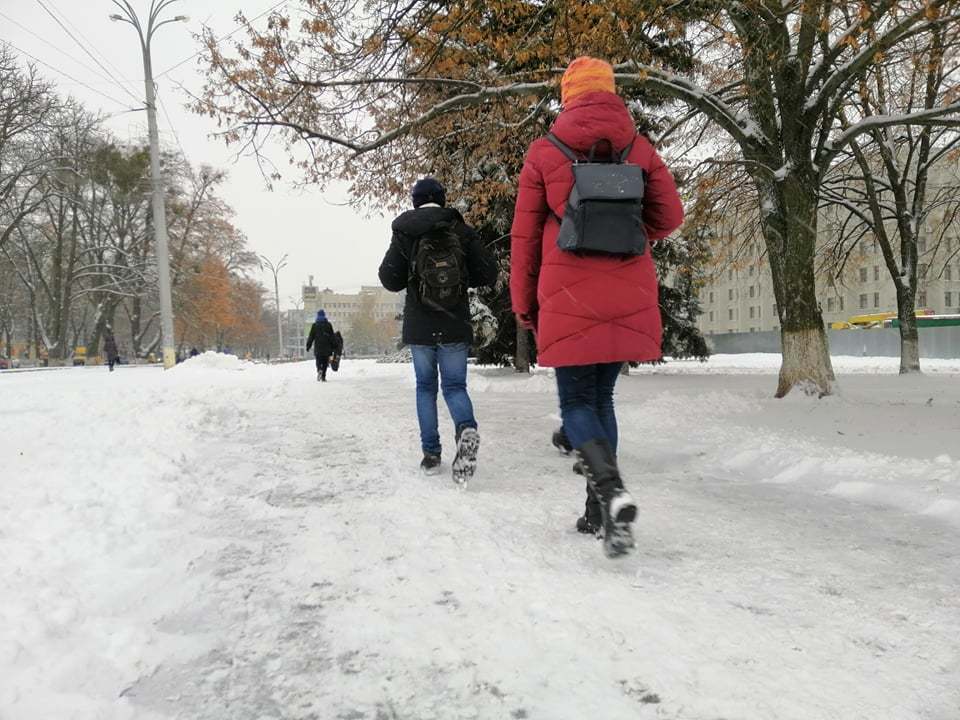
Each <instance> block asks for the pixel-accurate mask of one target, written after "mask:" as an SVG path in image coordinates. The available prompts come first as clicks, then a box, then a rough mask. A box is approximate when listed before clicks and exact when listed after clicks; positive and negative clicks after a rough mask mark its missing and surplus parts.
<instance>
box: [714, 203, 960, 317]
mask: <svg viewBox="0 0 960 720" xmlns="http://www.w3.org/2000/svg"><path fill="white" fill-rule="evenodd" d="M841 228H842V225H841V218H839V217H838V215H837V213H836V211H834V212H831V211H830V210H825V211H822V212H821V214H820V217H819V219H818V243H817V244H818V256H817V275H816V283H817V296H818V298H819V301H820V307H821V310H822V312H823V319H824V322H826V323H827V324H828V325H829V324H830V323H834V322H843V321H846V320H847V319H848V318H850V317H852V316H855V315H864V314H873V313H882V312H893V313H895V312H896V311H897V298H896V290H895V288H894V285H893V280H891V278H890V273H889V271H888V270H887V267H886V264H885V263H884V259H883V254H882V252H881V251H880V247H879V243H878V242H877V241H876V239H874V238H873V236H872V235H871V236H869V237H866V238H864V239H861V240H860V241H859V242H857V243H856V245H855V246H854V247H850V246H849V245H847V247H845V248H843V249H842V251H839V252H838V250H837V248H838V247H840V245H839V238H840V233H841ZM714 244H715V245H716V247H717V249H719V250H720V252H717V253H716V257H717V258H719V259H718V260H717V263H716V265H715V266H713V267H711V268H709V270H708V281H707V283H706V284H705V285H704V286H703V287H702V288H701V290H700V294H699V297H700V306H701V309H702V310H703V314H702V315H701V316H700V318H699V321H698V326H699V327H700V330H701V332H703V333H704V334H707V335H713V334H717V333H735V332H760V331H764V330H779V329H780V320H779V316H778V314H777V305H776V300H775V298H774V294H773V283H772V279H771V275H770V266H769V264H768V263H767V261H766V257H765V251H764V247H763V244H762V241H759V240H758V241H756V242H753V243H751V244H749V245H748V246H746V247H743V244H742V243H741V242H740V241H739V240H738V237H737V233H736V232H735V231H732V230H728V231H725V233H724V234H722V235H719V236H718V238H717V239H716V240H715V241H714ZM733 248H736V249H737V251H736V253H734V251H733ZM917 251H918V257H919V259H918V268H917V275H918V278H917V282H918V286H917V297H916V306H917V309H925V310H929V311H932V312H934V313H937V314H953V313H960V218H954V217H953V215H952V214H951V212H950V211H949V210H946V209H945V211H944V212H943V213H940V214H938V213H936V212H935V213H933V216H932V217H931V218H930V220H929V222H928V224H926V225H925V226H924V227H923V228H921V237H920V239H919V241H918V247H917ZM734 254H735V257H731V255H734Z"/></svg>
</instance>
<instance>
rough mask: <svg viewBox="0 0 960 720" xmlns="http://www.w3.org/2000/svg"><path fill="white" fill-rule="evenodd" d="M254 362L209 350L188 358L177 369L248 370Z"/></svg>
mask: <svg viewBox="0 0 960 720" xmlns="http://www.w3.org/2000/svg"><path fill="white" fill-rule="evenodd" d="M252 367H254V363H252V362H249V361H246V360H241V359H240V358H238V357H237V356H236V355H229V354H227V353H219V352H214V351H213V350H207V351H206V352H202V353H200V354H199V355H195V356H193V357H192V358H187V359H186V360H184V361H183V362H182V363H180V364H179V365H177V366H176V368H174V369H176V370H248V369H250V368H252Z"/></svg>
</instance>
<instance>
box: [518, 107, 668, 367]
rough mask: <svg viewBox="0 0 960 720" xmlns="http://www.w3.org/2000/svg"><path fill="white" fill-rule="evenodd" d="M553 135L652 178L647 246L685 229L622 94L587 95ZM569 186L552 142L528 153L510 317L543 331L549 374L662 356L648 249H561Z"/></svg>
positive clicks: (646, 207) (566, 164)
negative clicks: (625, 252)
mask: <svg viewBox="0 0 960 720" xmlns="http://www.w3.org/2000/svg"><path fill="white" fill-rule="evenodd" d="M552 132H553V134H554V135H556V136H557V137H558V138H560V140H561V141H563V143H564V144H566V145H567V146H569V147H571V148H573V149H574V150H576V151H578V152H581V153H584V154H585V153H587V152H588V151H589V150H590V147H591V146H592V145H593V144H594V143H595V142H597V141H598V140H609V141H610V143H611V144H612V145H613V148H614V150H616V151H621V150H623V149H624V148H626V147H627V146H628V145H629V144H630V143H631V142H633V148H632V149H631V151H630V155H629V156H628V158H627V162H629V163H632V164H634V165H639V166H640V167H642V168H643V169H644V170H645V171H646V175H647V177H646V189H645V194H644V201H643V221H644V224H645V226H646V230H647V237H648V238H649V239H650V240H659V239H661V238H664V237H666V236H667V235H669V234H670V233H671V232H673V231H674V230H676V229H677V228H678V227H680V225H681V223H683V205H682V204H681V202H680V196H679V195H678V194H677V187H676V185H675V184H674V182H673V177H672V176H671V175H670V171H669V170H667V167H666V165H664V164H663V161H662V160H661V159H660V157H659V156H658V155H657V152H656V151H655V150H654V149H653V146H652V145H651V144H650V143H649V141H647V139H646V138H644V137H642V136H640V137H637V136H636V129H635V128H634V125H633V119H632V118H631V117H630V113H629V112H628V111H627V108H626V106H625V105H624V104H623V101H622V100H621V99H620V97H619V96H617V95H615V94H614V93H608V92H593V93H587V94H585V95H583V96H581V97H578V98H576V100H575V101H574V102H573V103H571V106H570V107H568V108H566V109H565V110H564V111H563V112H561V113H560V115H559V116H558V117H557V120H556V122H554V124H553V128H552ZM572 188H573V172H572V171H571V170H570V160H568V159H567V158H566V157H565V156H564V155H563V153H562V152H560V150H559V149H558V148H557V147H556V146H555V145H553V144H552V143H551V142H550V141H549V140H547V139H546V138H540V139H539V140H536V141H535V142H534V143H533V144H532V145H531V146H530V149H529V151H528V152H527V157H526V160H525V161H524V165H523V171H522V172H521V173H520V190H519V194H518V196H517V205H516V211H515V214H514V218H513V229H512V231H511V234H512V239H511V253H512V257H511V268H510V295H511V299H512V301H513V311H514V312H515V313H517V314H518V315H520V316H523V317H525V318H527V319H528V320H529V322H531V323H532V324H533V326H534V328H535V330H536V332H537V352H538V357H539V362H540V364H542V365H545V366H548V367H563V366H567V365H591V364H593V363H606V362H622V361H627V360H636V361H644V360H657V359H659V358H660V357H661V352H660V340H661V336H662V334H663V328H662V327H661V324H660V309H659V306H658V301H657V277H656V273H655V271H654V266H653V260H652V259H651V257H650V252H649V251H648V252H646V253H644V254H643V255H641V256H639V257H632V258H616V257H603V256H587V257H584V256H579V255H575V254H573V253H570V252H566V251H564V250H561V249H560V248H558V247H557V234H558V232H559V230H560V222H559V220H558V218H561V217H563V213H564V209H565V208H566V204H567V197H568V196H569V194H570V190H571V189H572Z"/></svg>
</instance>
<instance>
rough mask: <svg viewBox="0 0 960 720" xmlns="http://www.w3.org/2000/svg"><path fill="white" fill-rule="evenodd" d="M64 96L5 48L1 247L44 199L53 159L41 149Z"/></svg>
mask: <svg viewBox="0 0 960 720" xmlns="http://www.w3.org/2000/svg"><path fill="white" fill-rule="evenodd" d="M58 102H59V101H58V100H57V98H56V97H55V95H54V94H53V93H52V92H51V89H50V86H49V85H48V84H47V83H46V82H45V81H43V80H42V79H41V78H40V77H39V76H38V75H37V72H36V69H35V68H34V67H32V66H27V67H25V68H23V67H21V66H20V65H19V64H18V62H17V60H16V58H15V56H14V55H13V53H11V52H10V51H9V50H8V49H7V47H6V46H2V47H0V247H3V245H4V244H5V243H6V242H7V241H8V240H9V238H10V236H11V235H12V234H13V232H14V231H15V230H16V228H17V226H18V225H19V224H20V223H21V222H22V221H23V220H24V219H25V218H26V217H28V216H29V215H30V213H31V212H33V211H34V210H35V209H36V208H37V207H39V205H40V203H41V202H42V193H41V192H40V186H41V183H42V182H43V178H44V176H45V173H46V171H47V169H49V168H50V166H51V162H52V160H53V158H50V157H49V156H47V155H46V154H44V153H42V152H38V149H39V146H40V143H39V142H38V141H39V138H40V137H41V136H42V135H43V134H44V133H45V132H46V130H47V129H48V126H49V123H50V122H51V121H52V118H53V116H54V115H55V112H56V110H57V106H58Z"/></svg>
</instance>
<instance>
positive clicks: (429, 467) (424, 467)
mask: <svg viewBox="0 0 960 720" xmlns="http://www.w3.org/2000/svg"><path fill="white" fill-rule="evenodd" d="M420 470H421V472H423V474H424V475H436V474H437V473H439V472H440V455H439V454H437V453H431V452H424V453H423V460H421V461H420Z"/></svg>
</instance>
